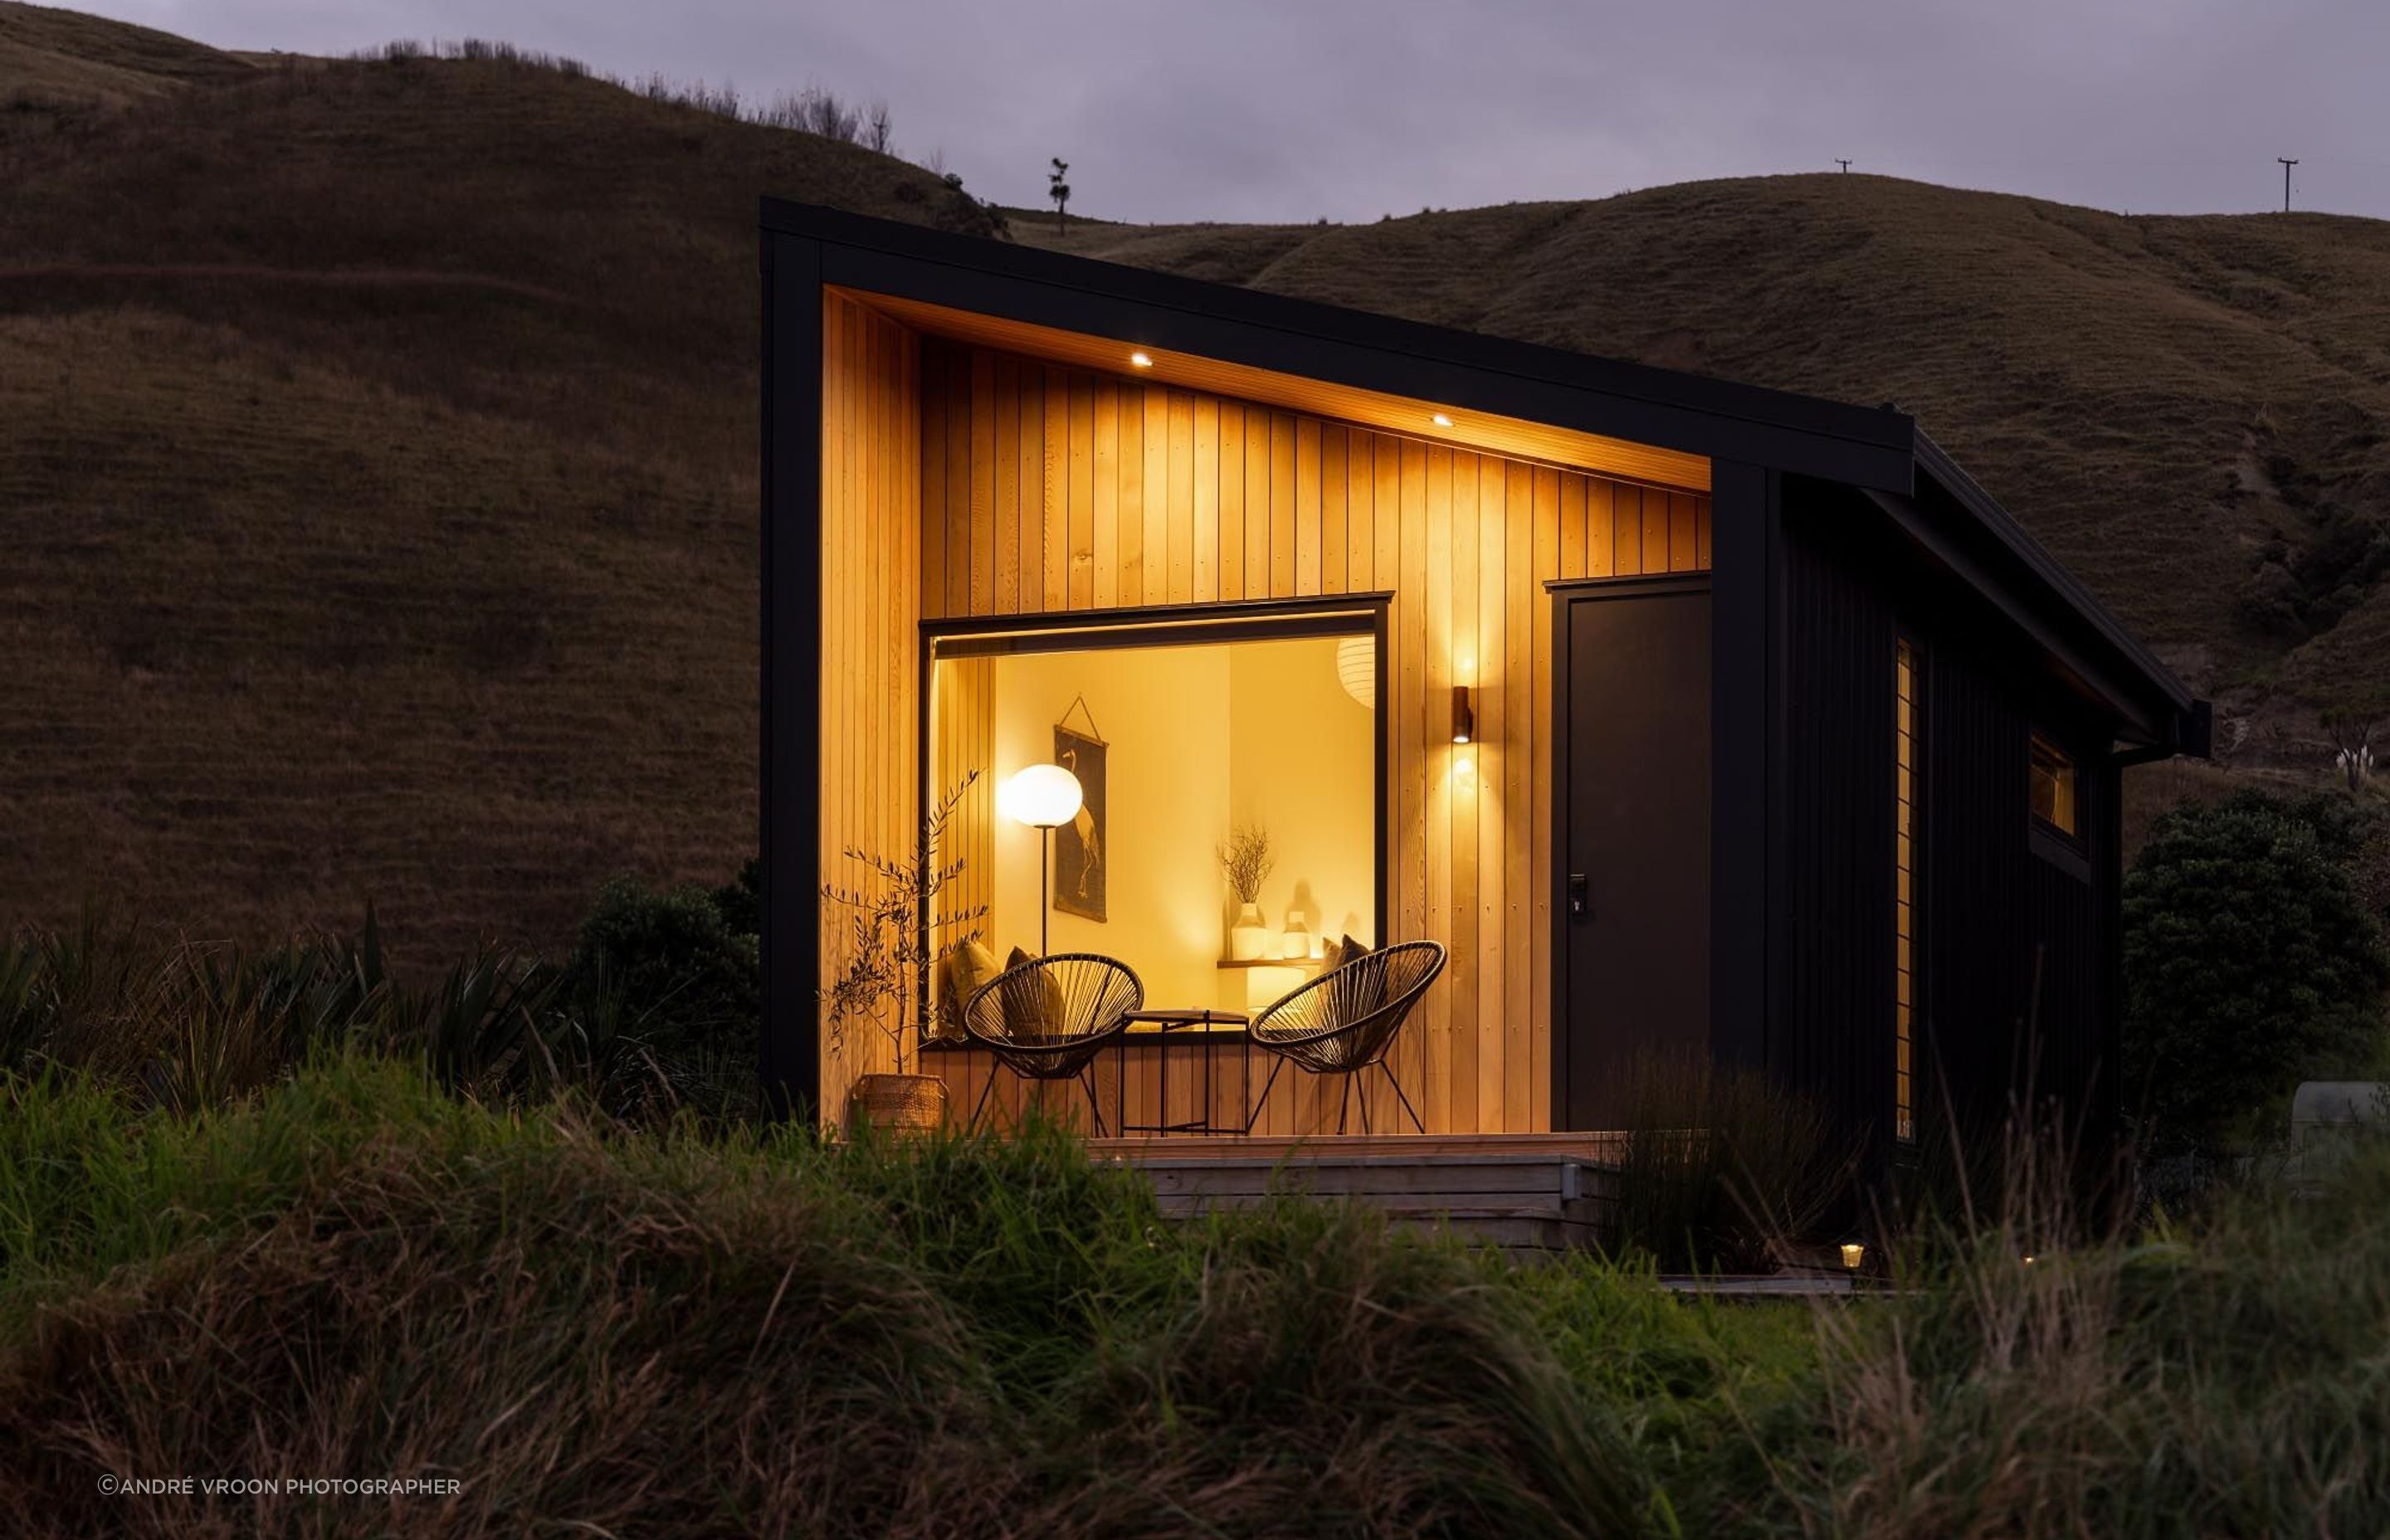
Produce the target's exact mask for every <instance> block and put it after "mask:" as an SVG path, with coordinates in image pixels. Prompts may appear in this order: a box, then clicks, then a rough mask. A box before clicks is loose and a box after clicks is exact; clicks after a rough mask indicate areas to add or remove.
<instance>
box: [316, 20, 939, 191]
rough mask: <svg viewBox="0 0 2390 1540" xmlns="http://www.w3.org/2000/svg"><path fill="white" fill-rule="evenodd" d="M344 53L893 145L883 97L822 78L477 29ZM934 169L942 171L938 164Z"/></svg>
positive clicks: (884, 151)
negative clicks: (786, 80)
mask: <svg viewBox="0 0 2390 1540" xmlns="http://www.w3.org/2000/svg"><path fill="white" fill-rule="evenodd" d="M348 57H349V58H351V59H353V60H355V61H357V62H360V63H378V64H405V63H411V62H413V61H415V60H418V59H426V58H431V59H470V60H478V61H483V62H490V63H497V64H507V65H512V66H515V67H517V68H520V69H524V70H549V71H555V72H556V73H558V74H561V75H569V76H572V77H574V78H576V79H585V80H597V81H602V82H604V83H606V84H609V85H612V86H616V87H619V88H620V89H622V90H624V91H630V92H635V93H636V94H637V95H639V96H645V97H647V98H648V99H649V101H654V102H663V103H667V104H669V105H671V106H674V107H686V108H689V109H693V110H695V111H699V112H710V113H713V115H714V116H715V117H719V118H731V119H735V120H737V121H738V122H749V123H760V124H762V125H764V126H765V127H766V128H786V129H792V130H794V131H796V132H797V133H800V134H811V135H815V136H816V137H818V138H823V139H831V140H835V141H837V142H838V143H840V144H844V145H859V146H861V147H862V148H865V149H868V150H876V151H878V152H879V153H880V154H881V155H893V154H895V153H896V149H895V144H894V120H893V117H892V115H891V114H890V112H889V110H888V103H887V102H886V101H884V100H882V99H880V98H876V97H875V98H874V99H872V100H870V101H861V100H857V99H853V98H849V97H845V96H840V95H839V94H838V93H837V92H835V91H832V90H829V88H827V87H825V86H820V85H808V86H806V87H805V88H804V89H803V90H802V91H778V92H775V93H773V94H772V95H771V96H768V97H751V96H740V95H739V89H738V87H737V86H735V85H732V84H731V83H728V82H724V83H722V84H720V85H713V84H709V83H706V82H704V81H676V80H674V79H671V78H670V77H668V76H666V75H663V74H661V73H653V72H651V73H649V74H646V75H641V76H639V77H637V78H636V79H629V78H625V77H623V76H621V75H616V74H610V73H609V72H607V71H603V70H593V69H591V68H590V67H589V65H588V64H587V63H585V61H583V60H581V59H577V58H571V57H570V56H567V55H563V54H551V53H546V52H544V51H542V50H540V49H537V48H525V47H521V46H519V45H515V44H512V43H507V42H503V41H496V40H493V39H490V38H482V37H468V38H463V39H460V40H456V41H443V40H442V39H439V38H434V39H432V40H431V41H430V43H424V42H421V41H418V39H415V38H404V37H403V38H393V39H392V40H391V41H390V42H388V43H382V44H378V45H375V46H373V47H370V48H358V49H354V50H353V51H352V52H351V53H350V54H349V56H348ZM935 169H936V170H937V171H938V172H939V173H940V174H944V167H942V166H941V167H938V168H935Z"/></svg>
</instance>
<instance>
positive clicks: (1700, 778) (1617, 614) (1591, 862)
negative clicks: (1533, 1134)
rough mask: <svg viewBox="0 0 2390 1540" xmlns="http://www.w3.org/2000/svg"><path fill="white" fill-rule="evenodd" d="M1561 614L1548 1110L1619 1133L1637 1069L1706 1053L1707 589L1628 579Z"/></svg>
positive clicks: (1684, 581) (1567, 602) (1570, 603)
mask: <svg viewBox="0 0 2390 1540" xmlns="http://www.w3.org/2000/svg"><path fill="white" fill-rule="evenodd" d="M1557 602H1558V605H1559V613H1558V615H1557V616H1556V617H1555V619H1556V622H1557V623H1556V625H1555V627H1554V630H1553V635H1554V637H1555V639H1556V641H1557V643H1558V645H1559V648H1560V649H1561V657H1560V659H1559V663H1560V667H1559V669H1558V671H1557V683H1558V686H1559V699H1558V701H1557V702H1556V711H1555V715H1556V716H1557V717H1558V718H1559V720H1560V722H1561V731H1560V738H1559V742H1558V744H1557V748H1558V750H1559V751H1560V753H1561V756H1562V759H1561V764H1558V765H1555V766H1554V771H1555V774H1554V776H1553V791H1552V797H1553V802H1554V804H1555V805H1554V807H1553V809H1552V813H1553V828H1554V837H1555V839H1556V841H1558V846H1559V848H1558V849H1557V850H1555V851H1554V853H1553V855H1554V865H1555V866H1556V867H1557V868H1558V871H1559V874H1560V883H1561V892H1560V893H1559V895H1558V899H1559V902H1558V905H1557V906H1558V909H1559V930H1560V937H1559V943H1558V946H1557V948H1556V950H1555V960H1556V962H1557V963H1558V965H1559V966H1558V968H1557V969H1556V977H1555V978H1554V980H1553V991H1554V995H1555V999H1554V1002H1553V1004H1554V1010H1553V1032H1554V1034H1555V1036H1556V1038H1557V1041H1556V1042H1554V1044H1553V1045H1552V1049H1553V1066H1554V1073H1553V1075H1552V1085H1553V1093H1554V1097H1555V1099H1556V1100H1557V1101H1558V1102H1559V1105H1558V1106H1557V1107H1555V1108H1554V1109H1553V1113H1554V1116H1555V1118H1556V1119H1557V1121H1558V1126H1560V1127H1562V1128H1615V1127H1619V1126H1621V1123H1622V1120H1623V1119H1624V1118H1625V1115H1626V1112H1627V1107H1626V1105H1625V1084H1624V1082H1625V1074H1626V1072H1627V1070H1628V1068H1629V1067H1630V1066H1631V1065H1632V1064H1633V1063H1634V1062H1635V1061H1636V1060H1637V1059H1638V1057H1642V1056H1676V1055H1691V1054H1705V1053H1707V1052H1708V1049H1709V1030H1710V1027H1709V1023H1710V947H1709V940H1710V594H1709V583H1708V580H1707V579H1706V578H1705V577H1668V578H1651V579H1621V580H1617V581H1614V582H1608V583H1594V584H1585V585H1582V586H1578V587H1572V588H1566V589H1562V590H1560V591H1559V593H1558V595H1557Z"/></svg>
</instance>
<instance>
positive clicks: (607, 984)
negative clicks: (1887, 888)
mask: <svg viewBox="0 0 2390 1540" xmlns="http://www.w3.org/2000/svg"><path fill="white" fill-rule="evenodd" d="M660 1008H661V1007H658V1006H656V1005H654V1004H652V1003H651V1004H649V1006H648V1007H645V1008H644V1009H641V1008H635V1007H633V1006H631V1005H630V1004H629V1003H628V1002H627V1001H626V1000H625V998H624V997H623V995H622V993H621V992H620V991H619V989H617V988H616V987H615V985H614V982H612V981H610V980H609V979H608V978H607V977H606V975H605V973H604V972H603V970H602V969H598V968H593V967H584V968H580V969H575V968H572V967H570V966H567V965H559V964H554V963H549V962H546V961H544V960H543V959H541V958H539V957H538V956H534V955H532V954H529V953H524V952H517V951H512V950H508V949H504V948H495V947H487V946H485V947H482V948H479V949H477V950H475V951H474V952H473V953H471V954H470V955H469V956H466V957H464V958H462V959H460V960H459V961H457V962H456V963H455V964H454V965H452V966H451V967H450V968H449V969H447V970H446V971H445V972H444V973H443V974H441V975H438V976H436V977H434V978H432V979H430V980H429V981H428V982H427V981H409V980H405V979H403V978H401V977H400V976H398V975H397V974H396V973H395V972H393V971H392V969H391V968H390V966H389V964H388V961H387V959H386V957H385V956H384V953H383V949H382V943H381V933H380V929H379V925H378V924H377V922H376V920H375V918H374V917H373V915H372V914H371V913H370V912H368V913H367V915H366V924H365V927H364V929H363V930H362V931H361V932H360V934H359V935H357V936H355V937H353V938H352V937H344V936H332V935H314V936H309V937H305V938H303V939H301V940H296V941H291V942H288V943H282V944H280V945H277V946H268V947H262V948H251V947H242V946H236V945H231V944H228V943H208V942H195V941H191V940H188V939H177V940H161V938H159V937H157V936H155V935H153V934H150V933H148V932H145V931H143V930H140V929H138V928H136V927H134V926H131V925H120V924H117V923H115V922H114V921H113V920H111V919H110V918H109V916H108V914H107V913H106V912H105V911H104V910H100V909H87V910H86V911H85V913H84V918H83V920H82V922H81V924H80V926H79V927H78V928H77V929H75V930H68V931H56V932H23V933H19V934H18V935H16V936H13V937H6V938H0V1072H17V1073H19V1074H38V1073H41V1072H44V1071H47V1070H62V1071H70V1072H78V1073H81V1074H83V1075H85V1076H88V1077H90V1078H91V1079H92V1080H93V1081H94V1082H95V1083H96V1084H105V1085H109V1086H113V1087H116V1088H118V1089H120V1090H121V1091H122V1093H123V1094H124V1095H125V1096H126V1097H127V1098H128V1100H129V1101H130V1103H131V1104H133V1105H135V1106H136V1107H142V1108H158V1109H162V1110H168V1111H174V1112H186V1113H187V1112H196V1111H199V1110H205V1109H209V1108H213V1107H219V1106H223V1105H225V1104H226V1103H229V1102H232V1101H236V1100H238V1099H240V1098H242V1097H249V1096H251V1095H254V1094H255V1093H257V1092H259V1091H261V1090H263V1089H265V1088H267V1087H269V1086H272V1085H275V1084H280V1083H281V1082H283V1081H284V1080H287V1079H288V1078H289V1077H290V1075H292V1074H293V1073H294V1072H297V1071H298V1070H299V1069H300V1068H301V1067H302V1066H303V1065H304V1064H306V1063H307V1062H308V1061H309V1060H310V1059H312V1058H314V1057H316V1056H319V1055H322V1054H325V1053H328V1052H338V1051H341V1050H342V1049H347V1048H358V1049H363V1050H366V1051H368V1052H372V1053H377V1054H382V1055H388V1056H394V1057H398V1058H402V1059H412V1060H415V1061H417V1062H419V1063H420V1064H422V1065H423V1067H424V1068H425V1070H426V1071H427V1072H429V1073H430V1075H431V1077H432V1078H433V1080H434V1081H435V1083H436V1084H439V1085H441V1086H443V1088H445V1089H447V1090H450V1091H452V1092H459V1093H464V1094H468V1095H470V1096H473V1097H480V1098H482V1099H488V1100H495V1101H500V1102H508V1103H515V1104H533V1103H539V1102H544V1101H546V1100H548V1099H551V1098H553V1097H557V1096H559V1095H560V1094H563V1093H565V1092H568V1091H571V1092H576V1093H579V1094H581V1095H583V1096H585V1097H588V1098H589V1099H590V1101H591V1103H592V1105H594V1106H597V1107H599V1108H602V1109H604V1110H607V1111H608V1112H610V1114H612V1115H616V1116H620V1117H625V1118H630V1119H633V1120H640V1119H654V1118H657V1117H662V1116H669V1115H670V1114H672V1113H673V1112H675V1111H676V1110H682V1109H685V1108H687V1109H695V1110H701V1111H706V1112H709V1113H713V1114H717V1115H722V1114H727V1115H736V1114H739V1113H742V1112H745V1111H748V1110H752V1107H753V1106H754V1101H755V1097H754V1075H753V1067H752V1060H749V1059H739V1058H738V1056H736V1055H732V1054H726V1052H724V1051H722V1050H719V1049H716V1048H712V1047H708V1046H701V1045H698V1044H696V1043H694V1042H693V1041H691V1040H689V1039H688V1038H687V1034H685V1033H679V1032H677V1031H675V1030H673V1029H672V1024H671V1023H669V1022H666V1021H663V1020H661V1019H660V1018H657V1016H656V1012H657V1011H658V1010H659V1009H660Z"/></svg>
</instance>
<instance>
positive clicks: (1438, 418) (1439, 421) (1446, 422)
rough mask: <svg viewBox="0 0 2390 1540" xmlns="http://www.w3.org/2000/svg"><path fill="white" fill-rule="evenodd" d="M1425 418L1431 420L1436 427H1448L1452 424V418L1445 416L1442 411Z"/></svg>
mask: <svg viewBox="0 0 2390 1540" xmlns="http://www.w3.org/2000/svg"><path fill="white" fill-rule="evenodd" d="M1427 420H1428V421H1430V422H1432V423H1433V424H1435V425H1436V426H1437V427H1438V428H1449V427H1451V426H1452V419H1451V418H1450V417H1446V416H1445V415H1444V414H1443V413H1442V412H1438V413H1436V414H1435V415H1434V416H1433V417H1430V418H1428V419H1427Z"/></svg>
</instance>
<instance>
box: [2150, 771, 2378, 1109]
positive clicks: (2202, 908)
mask: <svg viewBox="0 0 2390 1540" xmlns="http://www.w3.org/2000/svg"><path fill="white" fill-rule="evenodd" d="M2369 832H2370V830H2369V828H2368V825H2367V820H2366V819H2365V817H2364V816H2363V815H2361V814H2360V813H2359V812H2358V810H2357V809H2356V808H2355V807H2354V805H2353V804H2352V803H2350V802H2347V801H2346V800H2345V799H2342V798H2337V797H2323V796H2316V797H2308V798H2305V799H2300V800H2296V801H2286V800H2283V799H2281V798H2276V797H2271V796H2268V795H2266V794H2265V793H2262V792H2257V791H2244V792H2242V793H2240V794H2239V795H2237V796H2234V797H2232V798H2230V799H2229V800H2227V801H2225V802H2220V803H2218V804H2217V805H2215V806H2213V807H2204V808H2187V809H2182V810H2179V811H2177V812H2174V813H2170V814H2167V815H2165V816H2164V817H2162V818H2160V819H2159V820H2158V822H2157V824H2156V826H2155V827H2154V828H2152V832H2151V836H2150V840H2149V842H2148V844H2146V845H2145V846H2144V847H2143V848H2142V851H2141V854H2140V858H2139V860H2138V861H2136V862H2135V863H2134V866H2133V869H2132V871H2131V873H2130V874H2129V875H2128V876H2127V879H2126V881H2125V898H2124V920H2125V932H2124V967H2125V987H2126V1010H2125V1018H2124V1033H2123V1037H2124V1057H2125V1069H2126V1076H2127V1079H2126V1084H2125V1094H2126V1098H2127V1107H2128V1109H2137V1110H2139V1113H2140V1115H2141V1117H2142V1119H2143V1123H2144V1129H2145V1142H2146V1143H2147V1144H2148V1145H2149V1147H2150V1148H2151V1149H2153V1150H2157V1151H2161V1152H2166V1153H2182V1152H2195V1153H2203V1154H2210V1155H2214V1154H2219V1153H2229V1152H2232V1151H2236V1150H2241V1149H2247V1148H2249V1147H2250V1145H2251V1144H2252V1143H2253V1142H2254V1141H2255V1140H2256V1139H2257V1138H2259V1137H2261V1136H2264V1135H2266V1134H2268V1133H2269V1132H2271V1131H2272V1130H2273V1129H2275V1128H2276V1127H2278V1126H2279V1124H2280V1123H2281V1118H2282V1116H2283V1109H2284V1107H2285V1105H2286V1103H2287V1101H2288V1098H2289V1097H2290V1094H2291V1092H2292V1091H2293V1090H2294V1088H2295V1087H2296V1086H2297V1084H2298V1083H2299V1082H2300V1081H2302V1080H2306V1079H2314V1078H2330V1077H2335V1076H2343V1075H2357V1074H2363V1073H2366V1072H2370V1071H2371V1070H2372V1069H2374V1068H2375V1067H2377V1066H2378V1065H2379V1064H2380V1063H2381V1062H2382V1058H2383V1053H2384V1020H2383V995H2384V988H2385V986H2390V952H2385V950H2384V943H2383V937H2382V933H2381V930H2380V927H2379V926H2378V925H2377V923H2376V922H2375V920H2374V918H2373V917H2372V916H2371V914H2369V913H2368V912H2367V911H2366V908H2365V905H2363V903H2362V902H2361V901H2360V900H2359V898H2358V894H2357V892H2356V889H2355V887H2354V884H2353V883H2352V881H2351V879H2350V878H2349V875H2348V871H2347V868H2346V866H2345V862H2346V861H2347V860H2349V859H2350V858H2351V857H2352V856H2353V855H2354V854H2355V853H2356V852H2357V851H2358V849H2359V848H2360V846H2361V845H2362V843H2363V841H2365V839H2366V838H2367V837H2368V835H2369Z"/></svg>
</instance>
